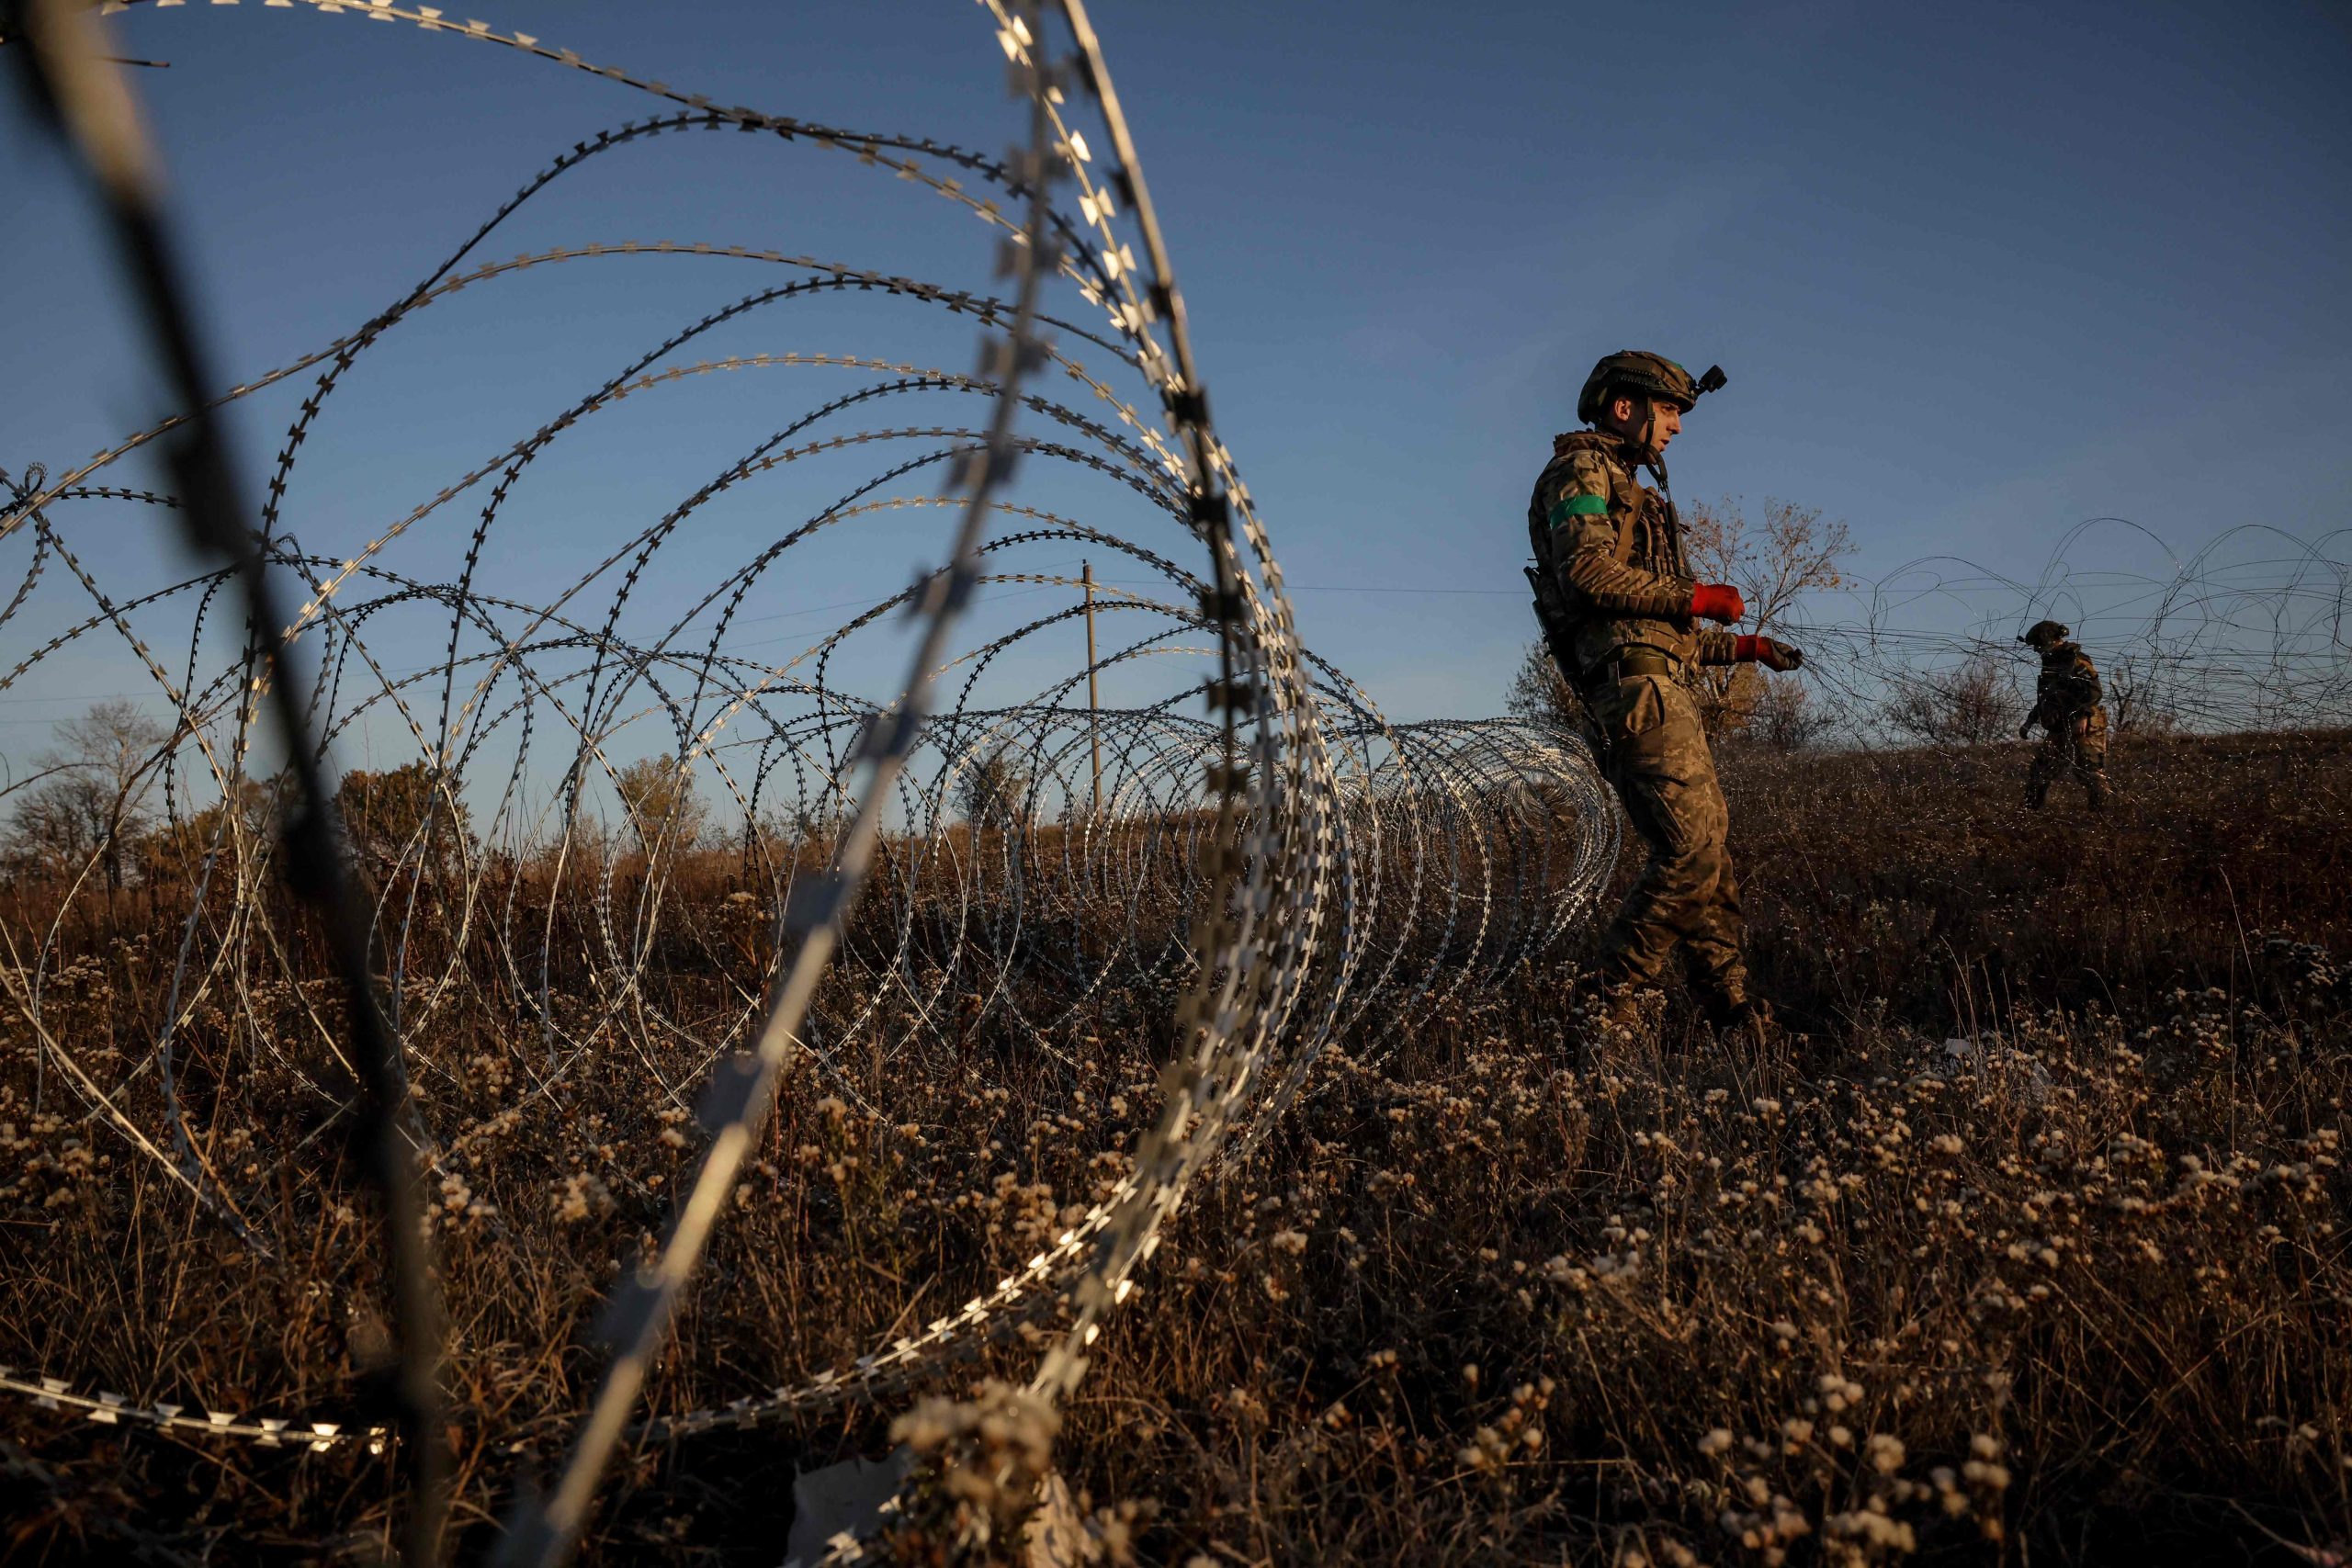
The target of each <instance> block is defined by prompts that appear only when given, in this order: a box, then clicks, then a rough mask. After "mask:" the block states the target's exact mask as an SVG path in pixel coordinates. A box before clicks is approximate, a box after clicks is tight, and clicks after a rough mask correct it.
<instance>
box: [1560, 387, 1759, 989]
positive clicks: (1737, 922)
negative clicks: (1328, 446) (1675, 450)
mask: <svg viewBox="0 0 2352 1568" xmlns="http://www.w3.org/2000/svg"><path fill="white" fill-rule="evenodd" d="M1723 384H1724V373H1723V371H1722V370H1721V369H1710V370H1709V371H1708V372H1707V374H1706V375H1705V376H1704V377H1703V378H1700V379H1699V380H1697V381H1693V380H1692V379H1691V375H1690V373H1689V372H1688V371H1686V370H1684V369H1683V368H1682V367H1681V366H1679V365H1677V364H1676V363H1674V361H1672V360H1670V359H1667V358H1664V357H1662V356H1660V355H1655V354H1639V353H1634V352H1633V351H1631V350H1627V351H1625V352H1623V353H1619V354H1612V355H1609V356H1608V357H1607V358H1605V359H1603V360H1602V361H1601V362H1600V364H1598V365H1596V366H1594V367H1593V370H1592V374H1591V376H1590V377H1589V378H1587V379H1586V381H1585V384H1584V389H1583V391H1582V392H1581V393H1579V394H1578V396H1577V418H1578V419H1580V420H1582V421H1584V422H1585V423H1586V424H1587V425H1588V426H1589V427H1590V428H1588V429H1584V430H1578V431H1574V432H1571V433H1570V434H1566V435H1562V436H1558V437H1556V438H1555V440H1554V441H1553V443H1552V460H1551V462H1550V463H1549V464H1548V465H1546V466H1545V468H1544V473H1543V476H1542V477H1541V478H1540V479H1537V480H1536V481H1535V494H1534V498H1533V500H1532V502H1530V504H1529V506H1528V512H1527V527H1528V535H1529V537H1530V539H1531V540H1532V543H1533V545H1534V548H1535V565H1534V566H1533V567H1532V568H1531V569H1530V570H1529V571H1528V578H1529V580H1530V581H1532V583H1533V584H1534V587H1535V614H1536V619H1537V620H1538V621H1539V622H1540V623H1541V624H1542V626H1543V628H1544V642H1545V644H1546V646H1547V647H1549V648H1550V649H1551V652H1552V657H1553V659H1554V660H1555V662H1556V663H1557V664H1558V665H1559V667H1560V673H1561V674H1562V675H1563V676H1564V677H1565V678H1566V681H1567V682H1568V684H1569V686H1570V687H1572V688H1573V689H1574V690H1575V691H1576V692H1577V694H1579V695H1580V696H1581V697H1582V699H1583V701H1584V705H1585V706H1586V709H1587V710H1588V711H1589V713H1590V715H1591V716H1592V719H1593V723H1594V727H1595V728H1597V729H1598V730H1599V731H1600V741H1601V752H1602V762H1603V766H1604V768H1605V771H1606V772H1607V774H1608V777H1609V781H1610V783H1611V784H1612V785H1613V786H1614V787H1615V789H1616V791H1617V797H1618V799H1619V800H1621V801H1622V802H1623V804H1624V807H1625V814H1626V816H1627V817H1628V818H1631V819H1632V821H1633V824H1634V831H1635V832H1636V833H1637V834H1639V835H1640V836H1641V839H1642V840H1643V842H1644V843H1645V844H1646V845H1647V846H1648V847H1649V856H1650V858H1649V863H1648V865H1647V866H1646V867H1645V868H1644V869H1643V872H1642V874H1641V876H1640V878H1639V879H1638V880H1637V881H1636V882H1635V883H1634V888H1633V891H1632V892H1631V893H1630V894H1629V895H1628V896H1627V897H1626V899H1625V903H1624V907H1623V908H1621V909H1620V910H1619V911H1618V913H1617V919H1616V920H1615V922H1614V923H1613V924H1612V925H1611V927H1610V929H1609V932H1608V935H1607V936H1606V938H1605V939H1604V942H1603V948H1604V956H1603V959H1602V962H1601V971H1600V983H1601V987H1602V997H1603V998H1604V1004H1603V1005H1604V1006H1605V1008H1606V1010H1607V1020H1608V1021H1609V1022H1610V1023H1611V1024H1612V1025H1615V1026H1619V1027H1623V1026H1625V1025H1628V1024H1631V1023H1632V1022H1633V1021H1634V1020H1635V1019H1636V1018H1638V1016H1639V1008H1640V1005H1641V1004H1640V998H1641V996H1642V994H1643V993H1644V992H1645V991H1648V990H1651V989H1654V988H1656V987H1657V982H1658V979H1659V976H1660V974H1661V973H1662V971H1663V970H1664V969H1665V967H1666V965H1667V963H1668V960H1669V959H1670V958H1672V957H1673V956H1674V954H1675V953H1676V952H1677V951H1679V952H1680V953H1681V954H1682V957H1683V961H1684V964H1685V965H1686V967H1687V969H1688V971H1689V975H1690V979H1691V988H1692V990H1693V991H1694V992H1695V993H1696V995H1697V996H1698V998H1699V1000H1700V1002H1701V1004H1702V1007H1703V1008H1704V1009H1705V1010H1706V1013H1707V1016H1708V1018H1709V1019H1710V1021H1713V1023H1714V1024H1715V1026H1716V1027H1717V1028H1718V1029H1719V1030H1723V1031H1726V1032H1728V1031H1731V1030H1734V1029H1749V1030H1756V1029H1758V1028H1760V1027H1761V1026H1763V1025H1765V1024H1768V1023H1769V1022H1770V1010H1769V1009H1767V1008H1766V1007H1765V1006H1764V1005H1763V1004H1762V1003H1761V1002H1758V1000H1756V999H1755V998H1752V997H1750V996H1749V995H1748V991H1747V963H1746V960H1745V958H1744V957H1743V956H1742V953H1741V946H1742V942H1743V940H1744V937H1745V927H1744V926H1743V924H1742V921H1741V919H1740V911H1739V883H1738V880H1737V879H1736V877H1735V876H1734V875H1733V874H1732V866H1731V859H1730V856H1729V854H1728V853H1727V852H1725V849H1724V839H1725V836H1726V835H1727V833H1728V832H1729V830H1730V826H1731V818H1730V813H1729V811H1728V810H1727V809H1726V807H1724V796H1723V790H1722V788H1721V787H1720V785H1719V784H1717V783H1716V779H1715V763H1714V757H1713V753H1712V752H1711V751H1710V750H1709V749H1708V745H1707V737H1706V733H1705V731H1704V730H1703V729H1702V728H1701V725H1700V720H1699V708H1698V705H1697V703H1696V702H1695V701H1694V699H1693V697H1692V695H1691V690H1690V687H1689V685H1688V680H1689V677H1690V673H1691V669H1692V668H1693V667H1694V666H1696V665H1702V664H1731V663H1745V662H1754V663H1760V664H1762V665H1764V666H1765V667H1766V668H1767V669H1770V670H1776V671H1788V670H1794V669H1796V668H1797V667H1798V665H1799V664H1801V663H1802V662H1803V661H1804V655H1803V654H1802V653H1801V652H1800V651H1799V650H1798V649H1794V648H1792V647H1790V646H1789V645H1788V644H1786V643H1781V642H1776V641H1775V640H1773V639H1772V638H1770V637H1761V636H1747V637H1735V636H1734V635H1732V634H1731V633H1729V632H1726V631H1719V630H1715V629H1713V627H1702V626H1700V625H1699V623H1700V622H1701V621H1702V620H1704V621H1713V622H1716V623H1718V624H1720V625H1722V626H1730V625H1732V624H1734V623H1736V621H1738V620H1739V619H1740V617H1741V616H1742V615H1744V614H1746V609H1747V607H1746V605H1745V604H1743V603H1742V601H1741V598H1740V594H1739V591H1738V590H1737V589H1736V588H1733V587H1730V586H1727V585H1726V584H1724V583H1719V582H1700V581H1696V580H1695V579H1694V578H1693V576H1692V575H1691V565H1690V561H1689V558H1688V557H1687V556H1686V555H1685V554H1684V551H1683V543H1682V524H1681V519H1680V518H1679V516H1678V515H1677V514H1676V513H1675V510H1674V501H1673V490H1672V488H1671V486H1670V485H1669V484H1668V479H1667V476H1666V459H1665V452H1666V447H1667V444H1668V442H1670V441H1672V440H1673V439H1674V437H1675V435H1676V434H1678V433H1679V431H1680V430H1681V428H1682V416H1683V415H1684V414H1686V413H1688V412H1691V407H1692V405H1693V404H1695V403H1696V402H1697V401H1698V400H1699V399H1700V397H1701V396H1702V394H1704V393H1707V392H1711V391H1713V390H1715V389H1717V388H1720V387H1721V386H1722V385H1723ZM1641 468H1647V469H1649V471H1650V473H1651V474H1652V476H1653V477H1655V478H1656V479H1657V485H1658V489H1657V490H1656V491H1653V490H1651V489H1650V488H1649V487H1647V486H1646V485H1645V484H1643V483H1642V482H1641V480H1640V479H1638V478H1637V477H1636V470H1638V469H1641ZM1661 492H1663V493H1661Z"/></svg>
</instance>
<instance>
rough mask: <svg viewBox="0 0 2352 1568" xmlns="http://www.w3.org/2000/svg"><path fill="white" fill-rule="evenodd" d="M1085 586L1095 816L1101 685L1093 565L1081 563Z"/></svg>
mask: <svg viewBox="0 0 2352 1568" xmlns="http://www.w3.org/2000/svg"><path fill="white" fill-rule="evenodd" d="M1078 564H1079V566H1080V569H1081V570H1082V571H1083V572H1084V578H1083V581H1085V584H1086V733H1087V735H1088V737H1089V738H1090V739H1091V740H1092V741H1093V742H1094V815H1095V816H1096V817H1097V818H1100V817H1101V816H1102V815H1103V728H1102V722H1101V720H1100V719H1098V718H1097V717H1096V714H1097V713H1098V712H1100V711H1101V709H1102V706H1103V688H1102V683H1101V682H1099V681H1098V680H1097V679H1096V678H1095V673H1094V563H1093V562H1092V561H1083V560H1082V561H1080V562H1079V563H1078Z"/></svg>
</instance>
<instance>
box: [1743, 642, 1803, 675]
mask: <svg viewBox="0 0 2352 1568" xmlns="http://www.w3.org/2000/svg"><path fill="white" fill-rule="evenodd" d="M1732 642H1733V649H1732V657H1733V658H1735V659H1736V660H1739V661H1740V662H1741V663H1742V664H1761V665H1762V666H1764V668H1765V669H1767V670H1778V671H1781V673H1782V674H1786V673H1788V672H1789V671H1792V670H1795V669H1798V668H1800V667H1801V666H1803V664H1804V649H1801V648H1798V647H1796V646H1794V645H1793V644H1791V643H1785V642H1774V641H1773V640H1772V639H1771V638H1770V637H1734V638H1733V639H1732Z"/></svg>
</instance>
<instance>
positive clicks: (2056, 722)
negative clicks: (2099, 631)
mask: <svg viewBox="0 0 2352 1568" xmlns="http://www.w3.org/2000/svg"><path fill="white" fill-rule="evenodd" d="M2019 640H2021V641H2025V642H2028V643H2030V644H2031V645H2032V646H2033V648H2034V649H2036V650H2037V651H2038V652H2039V653H2040V654H2041V679H2040V680H2039V681H2037V682H2035V683H2034V701H2033V712H2032V713H2030V714H2029V715H2028V716H2027V717H2026V726H2027V728H2028V729H2029V730H2030V729H2031V728H2032V727H2033V726H2035V725H2037V724H2038V725H2040V726H2041V730H2042V735H2041V749H2040V750H2037V751H2036V752H2035V753H2034V755H2033V762H2032V764H2031V765H2030V767H2029V768H2028V769H2027V770H2026V781H2025V800H2026V804H2027V805H2028V806H2030V807H2033V808H2034V809H2035V810H2037V811H2039V810H2041V804H2042V802H2043V801H2045V800H2047V799H2049V797H2050V786H2051V784H2053V783H2054V782H2056V780H2057V779H2058V777H2059V775H2061V774H2063V773H2071V774H2073V775H2074V776H2075V778H2078V779H2080V780H2082V781H2083V788H2084V790H2085V792H2086V794H2088V795H2089V796H2090V805H2091V808H2092V809H2093V810H2098V809H2099V808H2100V807H2104V806H2106V804H2107V709H2106V708H2105V707H2103V706H2102V705H2100V703H2099V696H2100V691H2099V680H2098V666H2097V665H2095V664H2093V663H2092V662H2091V659H2090V655H2089V654H2087V653H2085V652H2084V651H2083V650H2082V649H2081V647H2080V646H2079V645H2077V644H2075V643H2072V642H2068V641H2067V640H2066V629H2065V628H2064V626H2059V625H2058V624H2057V623H2056V622H2054V621H2043V622H2041V624H2040V625H2038V626H2035V627H2034V628H2033V630H2032V631H2030V632H2028V633H2027V634H2026V635H2025V637H2023V638H2021V639H2019Z"/></svg>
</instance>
